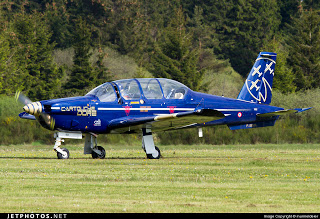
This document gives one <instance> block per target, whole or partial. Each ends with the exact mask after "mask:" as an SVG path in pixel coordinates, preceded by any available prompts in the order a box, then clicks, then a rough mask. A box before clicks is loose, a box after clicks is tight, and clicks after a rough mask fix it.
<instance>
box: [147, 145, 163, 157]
mask: <svg viewBox="0 0 320 219" xmlns="http://www.w3.org/2000/svg"><path fill="white" fill-rule="evenodd" d="M155 149H156V151H158V156H156V157H154V156H153V155H152V154H147V158H148V159H159V158H160V157H161V153H160V149H159V148H158V147H157V146H155Z"/></svg>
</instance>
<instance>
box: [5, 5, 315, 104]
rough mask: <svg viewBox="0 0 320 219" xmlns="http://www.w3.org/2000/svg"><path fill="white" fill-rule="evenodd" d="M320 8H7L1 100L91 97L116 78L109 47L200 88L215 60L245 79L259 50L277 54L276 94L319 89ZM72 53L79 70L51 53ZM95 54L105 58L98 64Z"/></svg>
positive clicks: (156, 72)
mask: <svg viewBox="0 0 320 219" xmlns="http://www.w3.org/2000/svg"><path fill="white" fill-rule="evenodd" d="M319 9H320V1H319V0H303V1H302V0H220V1H216V0H206V1H195V0H81V1H73V0H14V1H10V0H3V1H1V3H0V25H1V26H0V75H1V77H0V94H7V95H12V94H13V93H14V92H15V91H16V90H23V91H24V92H25V93H26V94H27V95H28V96H29V97H30V98H31V99H34V100H36V99H48V98H56V97H62V96H65V95H66V94H70V93H76V94H81V95H82V94H84V93H85V91H87V90H88V89H90V88H93V87H95V86H97V85H98V84H101V83H103V82H105V81H109V80H112V78H113V73H112V72H110V70H109V69H108V68H107V67H106V66H104V65H103V60H104V59H106V58H107V56H106V54H105V53H104V52H103V51H104V50H103V48H104V47H110V48H112V49H114V50H116V51H118V52H119V53H121V54H124V55H128V56H130V57H132V58H134V60H135V61H136V63H137V64H138V65H139V66H140V67H141V68H143V69H145V70H147V71H149V72H150V73H152V75H153V76H154V77H166V78H172V79H175V80H178V81H180V82H182V83H184V84H186V85H187V86H189V87H190V88H191V89H194V90H201V89H203V88H201V83H202V82H203V80H204V73H205V72H206V71H207V70H209V69H212V68H213V67H214V65H215V64H216V61H217V60H224V61H226V62H229V63H230V65H231V66H232V67H233V69H234V70H235V71H237V72H238V73H239V74H241V75H242V76H243V77H246V76H247V74H248V72H249V70H250V69H251V66H252V64H253V63H254V60H255V58H256V57H257V54H258V52H259V51H262V50H268V51H272V52H277V53H278V58H277V66H276V74H275V80H274V88H275V89H277V90H279V91H280V92H283V93H291V92H296V91H300V90H307V89H312V88H318V87H319V86H320V83H319V82H320V68H319V63H320V62H319V61H320V42H319V41H320V30H319V28H320V11H319ZM67 48H73V50H74V56H73V66H72V67H71V68H67V67H66V66H58V65H57V63H55V61H54V59H53V51H55V50H57V49H67ZM93 49H97V51H98V53H99V54H98V58H97V60H96V61H95V62H92V61H90V57H91V56H92V51H93Z"/></svg>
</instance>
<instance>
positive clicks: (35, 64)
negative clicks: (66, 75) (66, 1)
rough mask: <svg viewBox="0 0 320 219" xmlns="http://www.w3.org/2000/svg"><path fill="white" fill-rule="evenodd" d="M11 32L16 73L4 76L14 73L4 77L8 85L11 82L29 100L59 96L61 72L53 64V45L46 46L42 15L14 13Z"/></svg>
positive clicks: (47, 32) (48, 40)
mask: <svg viewBox="0 0 320 219" xmlns="http://www.w3.org/2000/svg"><path fill="white" fill-rule="evenodd" d="M12 31H13V32H11V33H10V34H11V35H12V37H11V39H10V42H11V45H10V47H12V48H11V51H13V52H14V54H13V56H12V58H13V60H15V62H16V63H15V65H16V69H17V70H16V71H13V72H10V73H8V74H15V78H11V77H7V78H6V80H8V84H11V83H14V84H15V86H14V88H21V89H23V90H24V92H26V93H27V94H28V96H29V97H30V98H31V99H49V98H53V97H54V96H56V95H57V94H58V93H59V88H60V75H61V72H60V70H59V69H58V67H57V66H56V64H55V63H54V62H53V58H52V52H53V49H54V44H52V43H51V44H50V37H51V33H50V32H49V28H48V26H47V25H46V23H45V22H44V20H43V17H42V15H41V14H39V13H33V14H29V15H28V14H25V13H20V14H18V16H16V17H15V19H14V21H13V24H12ZM7 90H8V89H7ZM11 92H13V91H11Z"/></svg>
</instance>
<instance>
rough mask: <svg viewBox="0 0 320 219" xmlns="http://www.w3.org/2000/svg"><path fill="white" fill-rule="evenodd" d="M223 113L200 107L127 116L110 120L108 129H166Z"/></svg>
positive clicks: (127, 130) (130, 130) (218, 117)
mask: <svg viewBox="0 0 320 219" xmlns="http://www.w3.org/2000/svg"><path fill="white" fill-rule="evenodd" d="M224 117H225V115H224V114H223V113H221V112H219V111H217V110H212V109H200V110H196V111H192V112H181V113H172V114H157V115H152V116H145V117H141V116H128V117H122V118H119V119H114V120H111V121H110V123H109V125H108V129H109V130H112V131H111V132H115V133H134V132H140V131H141V129H142V128H143V127H144V126H145V125H146V124H148V125H151V127H152V131H166V130H174V129H181V128H187V127H188V126H191V125H195V124H198V123H199V124H200V123H206V122H209V121H213V120H218V119H222V118H224Z"/></svg>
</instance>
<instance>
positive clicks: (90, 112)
mask: <svg viewBox="0 0 320 219" xmlns="http://www.w3.org/2000/svg"><path fill="white" fill-rule="evenodd" d="M61 111H63V112H70V111H71V112H77V116H97V110H96V109H95V107H94V106H92V107H88V106H84V107H81V106H66V107H64V106H63V107H61Z"/></svg>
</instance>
